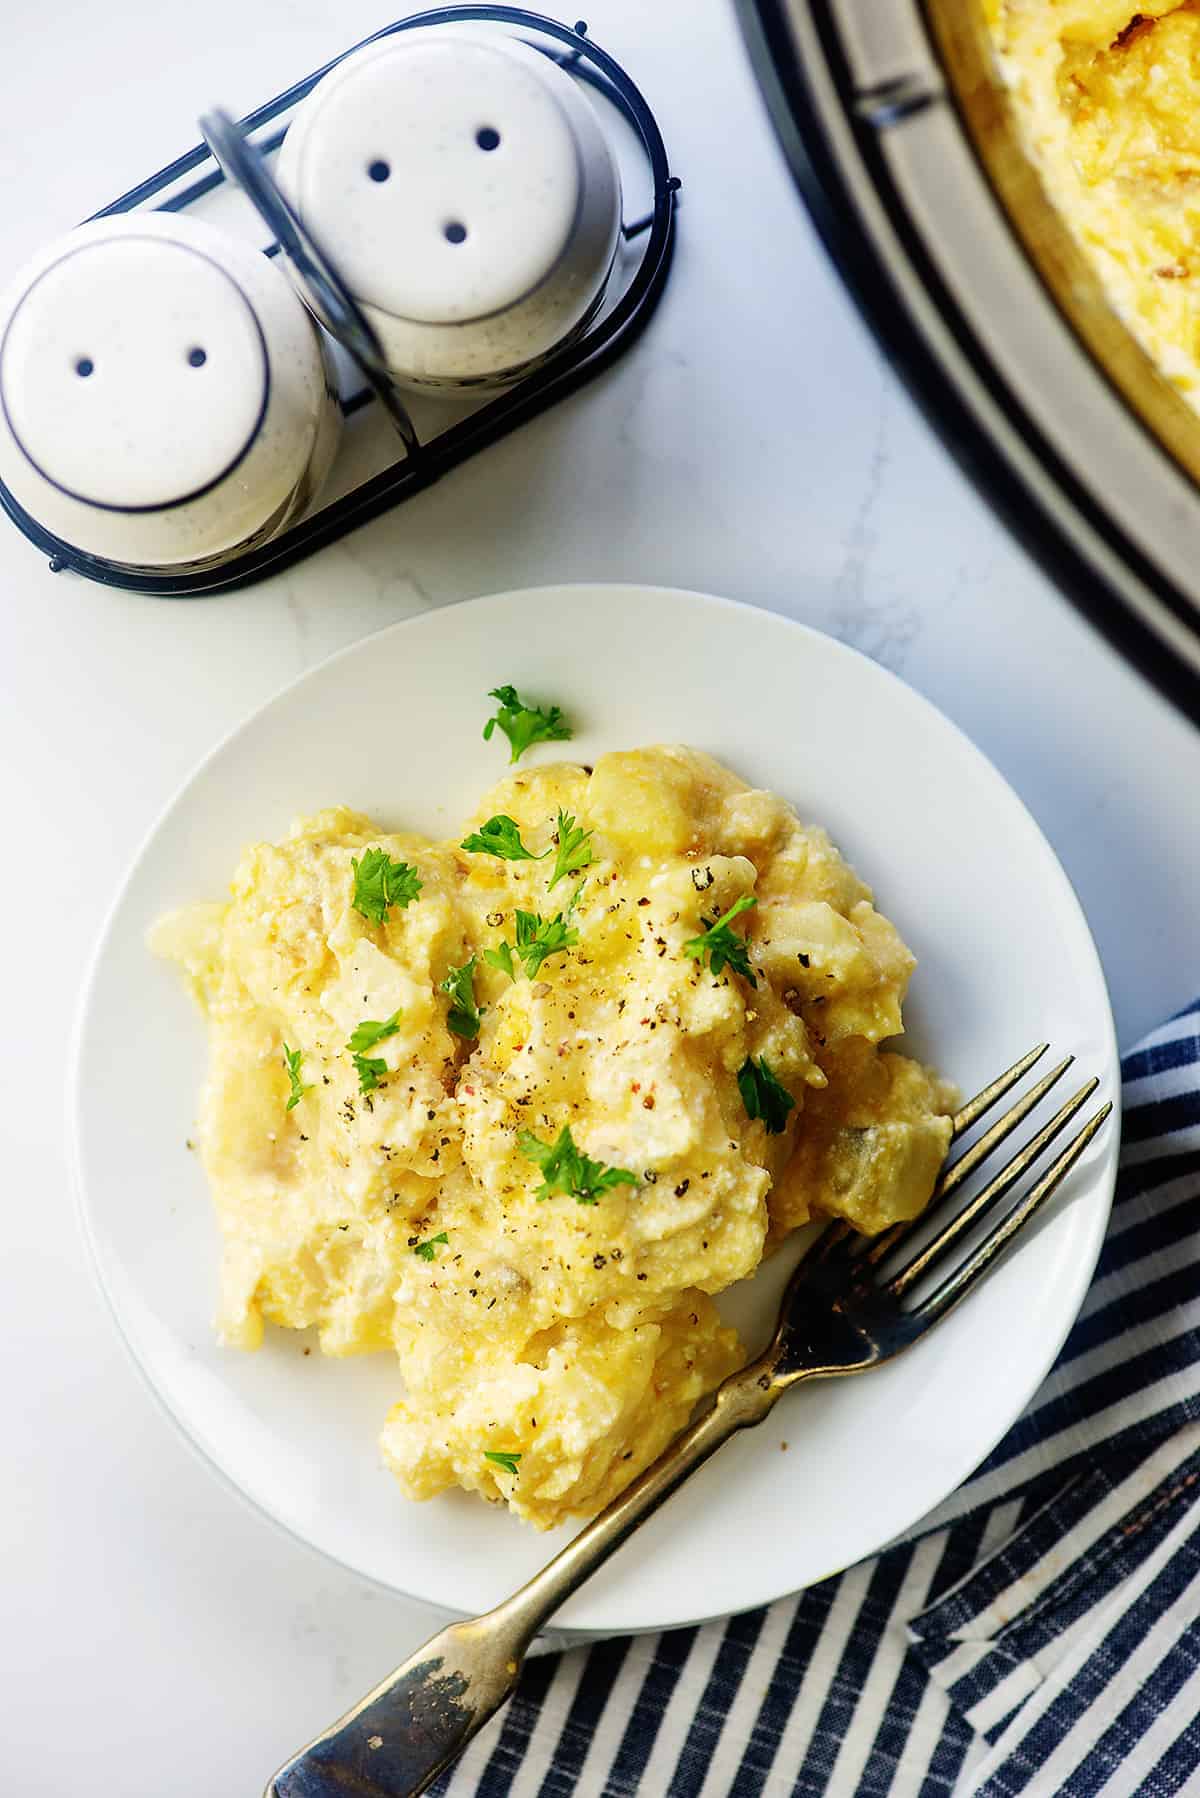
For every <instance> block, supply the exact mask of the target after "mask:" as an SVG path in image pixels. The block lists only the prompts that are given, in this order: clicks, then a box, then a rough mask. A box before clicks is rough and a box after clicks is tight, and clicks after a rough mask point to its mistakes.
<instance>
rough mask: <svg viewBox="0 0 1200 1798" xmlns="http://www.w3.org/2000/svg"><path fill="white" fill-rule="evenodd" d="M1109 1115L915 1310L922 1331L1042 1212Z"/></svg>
mask: <svg viewBox="0 0 1200 1798" xmlns="http://www.w3.org/2000/svg"><path fill="white" fill-rule="evenodd" d="M1111 1111H1112V1102H1111V1100H1110V1101H1109V1102H1108V1103H1107V1104H1105V1105H1102V1106H1101V1107H1100V1109H1099V1111H1097V1112H1095V1113H1094V1115H1093V1116H1092V1117H1090V1118H1089V1119H1088V1121H1087V1123H1086V1124H1085V1125H1084V1126H1083V1129H1082V1130H1081V1131H1080V1132H1079V1134H1078V1136H1075V1137H1072V1139H1071V1141H1070V1142H1069V1143H1068V1144H1067V1146H1066V1148H1065V1149H1064V1150H1063V1152H1062V1154H1061V1155H1059V1156H1058V1158H1057V1160H1055V1161H1054V1162H1052V1163H1051V1165H1050V1167H1049V1168H1047V1170H1046V1172H1045V1173H1044V1174H1043V1175H1042V1177H1041V1179H1040V1180H1039V1181H1038V1183H1037V1185H1036V1186H1034V1187H1031V1188H1030V1190H1029V1192H1027V1193H1026V1195H1025V1197H1024V1198H1023V1199H1021V1200H1020V1202H1019V1203H1018V1204H1016V1205H1014V1206H1013V1208H1012V1210H1011V1211H1010V1212H1008V1213H1007V1215H1006V1216H1005V1217H1003V1218H1002V1219H1001V1220H1000V1222H999V1223H998V1224H996V1225H995V1226H994V1228H993V1229H991V1230H990V1231H989V1232H988V1234H987V1235H986V1236H985V1237H984V1239H983V1241H982V1242H981V1243H980V1244H979V1246H978V1248H976V1249H975V1250H974V1251H973V1252H972V1253H971V1254H970V1255H968V1256H967V1259H966V1260H965V1261H964V1262H963V1264H962V1266H961V1267H960V1268H957V1269H956V1270H955V1272H954V1273H952V1274H951V1275H950V1276H949V1277H948V1278H947V1279H945V1280H943V1281H942V1283H941V1285H940V1286H938V1287H937V1288H936V1289H935V1290H934V1291H933V1292H932V1293H930V1295H929V1297H928V1298H927V1299H926V1300H925V1301H924V1303H923V1304H920V1305H918V1306H917V1307H916V1309H915V1310H914V1311H913V1313H912V1316H913V1318H914V1319H916V1320H917V1321H919V1323H920V1325H921V1328H922V1331H924V1330H925V1329H927V1328H928V1327H929V1326H930V1325H931V1324H935V1323H937V1322H938V1320H939V1319H940V1318H943V1317H945V1316H946V1314H947V1312H948V1311H952V1310H953V1308H954V1306H955V1305H957V1304H959V1303H960V1301H961V1300H962V1299H964V1298H966V1296H967V1294H968V1293H969V1292H970V1291H971V1289H972V1287H974V1286H975V1285H976V1284H977V1283H978V1281H980V1280H981V1279H982V1278H983V1276H984V1275H985V1274H986V1273H987V1272H988V1271H989V1269H990V1268H991V1267H992V1266H994V1264H995V1263H996V1261H997V1260H998V1259H999V1257H1000V1256H1001V1255H1002V1254H1003V1252H1004V1250H1005V1249H1006V1248H1007V1247H1008V1245H1009V1244H1010V1243H1011V1242H1012V1240H1013V1238H1014V1237H1015V1236H1017V1235H1018V1234H1019V1233H1020V1231H1022V1230H1023V1229H1024V1228H1025V1225H1026V1224H1027V1223H1028V1222H1029V1220H1030V1219H1031V1218H1032V1217H1033V1216H1034V1215H1035V1214H1036V1213H1037V1212H1038V1211H1040V1210H1041V1208H1042V1206H1043V1205H1044V1204H1045V1203H1046V1201H1047V1199H1049V1198H1050V1196H1051V1195H1052V1194H1053V1193H1054V1192H1056V1191H1057V1190H1058V1188H1059V1186H1060V1185H1061V1184H1062V1182H1063V1180H1064V1179H1065V1178H1066V1176H1067V1175H1068V1174H1069V1173H1070V1171H1071V1169H1072V1168H1073V1167H1074V1165H1075V1163H1076V1162H1077V1161H1078V1160H1079V1157H1080V1156H1081V1155H1082V1154H1083V1151H1084V1150H1085V1149H1086V1148H1087V1146H1088V1144H1089V1143H1090V1142H1091V1140H1092V1138H1093V1137H1094V1136H1095V1134H1096V1132H1097V1131H1098V1130H1099V1129H1100V1128H1101V1127H1102V1125H1103V1124H1104V1122H1105V1120H1106V1118H1107V1117H1108V1115H1109V1113H1110V1112H1111Z"/></svg>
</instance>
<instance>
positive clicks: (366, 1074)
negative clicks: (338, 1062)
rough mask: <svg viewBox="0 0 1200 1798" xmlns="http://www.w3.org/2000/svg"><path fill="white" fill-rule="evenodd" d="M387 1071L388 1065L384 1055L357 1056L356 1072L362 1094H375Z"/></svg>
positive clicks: (355, 1060) (355, 1058)
mask: <svg viewBox="0 0 1200 1798" xmlns="http://www.w3.org/2000/svg"><path fill="white" fill-rule="evenodd" d="M387 1071H388V1064H387V1062H386V1061H385V1060H384V1059H383V1056H382V1055H356V1056H355V1057H354V1072H355V1073H356V1074H357V1075H358V1090H359V1092H360V1093H373V1092H374V1091H375V1088H376V1087H377V1086H378V1085H379V1083H380V1081H381V1080H382V1079H383V1076H384V1075H385V1074H386V1073H387Z"/></svg>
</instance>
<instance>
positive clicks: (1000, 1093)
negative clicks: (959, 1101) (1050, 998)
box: [951, 1043, 1050, 1141]
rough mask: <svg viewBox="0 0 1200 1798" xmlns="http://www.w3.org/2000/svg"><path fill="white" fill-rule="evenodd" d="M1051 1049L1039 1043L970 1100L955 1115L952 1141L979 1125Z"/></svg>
mask: <svg viewBox="0 0 1200 1798" xmlns="http://www.w3.org/2000/svg"><path fill="white" fill-rule="evenodd" d="M1049 1047H1050V1045H1049V1043H1039V1044H1038V1046H1037V1048H1036V1049H1031V1050H1030V1051H1029V1053H1028V1055H1022V1057H1021V1059H1020V1061H1014V1062H1013V1064H1012V1066H1011V1067H1010V1068H1009V1069H1008V1070H1007V1072H1006V1073H1003V1074H1001V1075H999V1076H998V1078H997V1079H995V1080H993V1081H992V1082H991V1084H990V1085H989V1086H985V1087H984V1089H983V1091H982V1092H978V1093H976V1094H975V1097H974V1098H973V1099H968V1100H967V1102H966V1104H965V1105H964V1106H963V1107H962V1109H961V1110H960V1111H956V1112H955V1114H954V1135H953V1136H952V1137H951V1141H954V1140H955V1139H956V1138H958V1137H960V1136H961V1135H962V1134H963V1132H964V1131H965V1130H969V1129H970V1128H971V1126H972V1124H977V1123H978V1122H979V1120H980V1118H981V1117H983V1115H984V1113H985V1112H988V1111H990V1110H991V1109H992V1106H993V1105H995V1104H996V1102H997V1101H998V1100H1000V1099H1002V1098H1003V1097H1004V1095H1005V1093H1006V1092H1008V1091H1009V1090H1010V1089H1011V1088H1012V1087H1014V1086H1015V1085H1016V1084H1017V1082H1018V1080H1023V1079H1024V1078H1025V1075H1026V1074H1027V1073H1028V1072H1029V1070H1030V1068H1031V1067H1033V1066H1034V1065H1035V1064H1036V1063H1037V1062H1039V1061H1040V1060H1041V1059H1042V1056H1043V1055H1044V1054H1045V1053H1046V1050H1047V1049H1048V1048H1049Z"/></svg>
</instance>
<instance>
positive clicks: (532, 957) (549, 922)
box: [483, 888, 582, 980]
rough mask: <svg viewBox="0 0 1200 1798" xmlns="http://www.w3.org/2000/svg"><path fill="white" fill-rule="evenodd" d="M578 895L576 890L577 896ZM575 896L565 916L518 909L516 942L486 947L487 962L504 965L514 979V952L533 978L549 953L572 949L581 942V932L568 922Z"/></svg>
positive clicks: (494, 966) (497, 965) (484, 953)
mask: <svg viewBox="0 0 1200 1798" xmlns="http://www.w3.org/2000/svg"><path fill="white" fill-rule="evenodd" d="M580 891H582V888H581V889H580ZM578 897H579V894H578V893H577V894H576V895H575V899H578ZM575 899H573V900H572V901H571V904H570V906H568V908H567V914H566V917H564V916H563V914H562V912H556V913H555V915H554V917H552V918H543V917H541V916H540V915H539V914H538V913H537V912H535V911H520V910H518V912H517V940H516V943H515V944H514V943H509V942H507V941H506V942H503V943H501V945H500V947H499V948H498V949H485V950H484V952H483V959H484V961H486V962H490V964H491V965H492V967H493V968H503V970H504V972H505V973H506V974H507V975H508V977H509V979H510V980H515V979H516V974H515V973H514V972H513V953H514V951H515V953H516V954H517V955H519V956H520V958H521V961H522V963H523V964H524V968H525V974H526V977H527V978H528V979H529V980H532V979H533V977H534V975H535V974H536V973H537V971H538V969H539V968H540V967H541V965H542V963H543V962H544V961H545V960H546V958H547V957H548V956H550V955H561V954H562V953H563V951H564V950H565V949H570V948H571V947H573V945H574V944H575V943H577V942H578V941H579V932H578V931H577V930H576V929H574V928H573V926H571V925H570V924H568V923H567V917H570V915H571V912H572V910H573V909H574V906H575Z"/></svg>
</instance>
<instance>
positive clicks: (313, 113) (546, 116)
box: [278, 25, 621, 387]
mask: <svg viewBox="0 0 1200 1798" xmlns="http://www.w3.org/2000/svg"><path fill="white" fill-rule="evenodd" d="M278 180H279V184H280V186H281V188H282V189H283V191H284V193H285V195H286V196H287V198H288V199H289V200H290V202H291V204H292V206H293V207H294V208H295V210H296V211H297V212H298V214H299V215H300V218H301V219H302V221H303V222H304V224H305V225H306V226H307V227H308V228H309V229H310V230H311V232H312V234H313V237H314V238H315V240H316V241H317V243H319V244H320V246H321V248H322V250H323V251H324V252H325V253H326V254H327V255H328V256H329V258H330V260H331V261H332V262H333V263H334V264H335V265H336V267H337V269H338V271H339V273H340V275H341V277H342V279H343V281H344V282H345V284H346V286H347V287H348V288H349V290H350V292H351V294H352V295H353V297H354V298H355V300H356V301H357V302H358V304H359V305H360V306H361V307H362V309H363V311H364V312H365V314H366V316H367V319H368V321H369V322H370V324H371V325H372V327H373V328H374V330H375V332H376V334H377V336H378V338H379V341H380V343H381V345H382V347H383V351H384V354H385V357H386V359H387V363H388V367H389V369H390V371H391V373H392V375H393V377H394V379H395V380H396V381H397V382H399V383H401V384H402V385H406V386H411V387H425V386H434V387H467V386H471V387H474V386H485V387H501V386H504V385H506V384H507V383H509V382H511V381H513V380H515V379H516V378H517V377H518V376H519V375H520V374H522V373H524V372H525V371H526V370H527V369H528V368H529V367H530V366H531V365H532V364H534V363H536V362H537V361H539V360H541V359H542V358H544V357H545V356H547V355H548V354H550V353H552V352H553V351H554V350H555V349H556V348H558V347H559V346H560V345H561V344H563V343H564V342H567V341H568V340H569V339H570V338H571V337H573V336H574V335H575V334H576V333H577V332H578V331H579V330H581V329H582V328H583V327H584V326H585V325H586V324H587V322H588V321H589V320H590V318H591V317H592V316H593V315H594V313H595V311H596V309H597V308H598V306H599V305H600V303H601V300H602V298H603V295H604V291H605V288H606V285H607V282H608V278H609V274H610V272H611V270H612V266H613V261H614V257H615V254H616V248H617V243H618V237H619V231H620V223H621V184H620V177H619V174H618V171H617V167H616V163H615V160H614V157H613V153H612V150H611V149H610V147H609V143H608V140H607V138H606V136H605V134H604V131H603V129H602V128H601V125H600V121H599V118H598V117H597V114H596V111H595V109H594V107H593V106H592V104H591V102H590V101H589V99H588V98H587V96H586V94H585V93H584V92H583V90H582V89H581V88H580V86H579V85H578V84H577V83H576V82H575V81H573V80H572V78H571V77H570V76H569V75H567V74H565V73H564V72H563V71H562V69H560V68H559V67H558V66H557V64H556V63H554V62H552V61H550V60H549V59H548V58H547V57H545V56H543V55H541V54H540V53H539V52H538V51H536V50H533V49H531V48H530V47H529V46H527V45H525V44H522V43H519V42H518V41H517V40H516V39H514V38H511V37H506V36H500V35H495V34H488V33H486V32H482V31H479V30H477V29H476V30H474V31H472V30H470V29H466V28H463V27H459V26H451V25H445V26H433V27H423V28H415V29H413V30H411V31H404V32H399V33H396V34H393V35H390V36H388V37H386V38H384V39H382V40H380V41H378V42H376V43H373V44H369V45H367V46H365V47H364V48H363V49H362V50H359V51H357V52H356V53H355V54H354V55H352V56H349V57H347V58H346V59H345V60H344V61H343V62H341V63H339V64H338V65H337V67H336V68H335V69H333V70H332V71H331V72H330V73H329V74H328V75H326V76H325V77H324V79H323V80H322V81H321V82H319V83H318V85H317V86H316V87H315V88H314V89H313V91H312V93H311V94H310V95H309V96H308V98H307V99H306V100H305V101H304V102H303V103H302V104H301V106H300V107H299V108H298V109H297V112H296V115H295V118H294V119H293V122H292V125H291V127H290V129H289V131H288V134H287V137H286V138H285V140H284V143H283V147H282V150H281V151H280V155H279V163H278Z"/></svg>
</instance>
